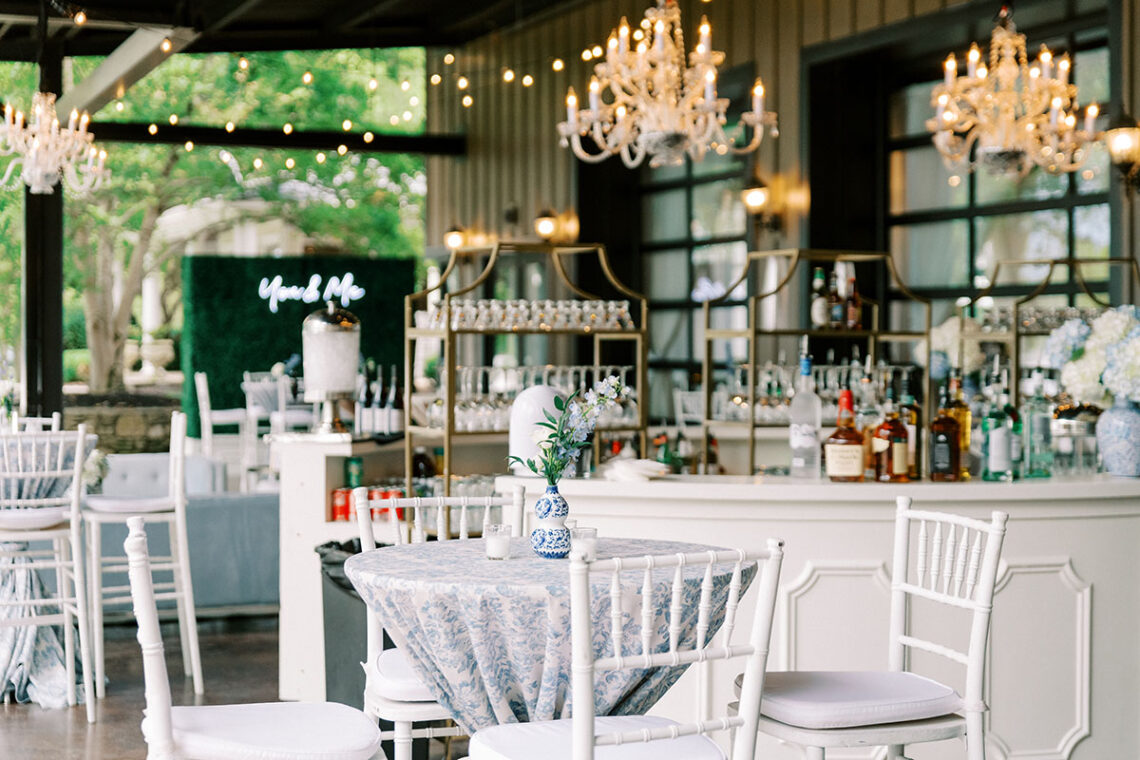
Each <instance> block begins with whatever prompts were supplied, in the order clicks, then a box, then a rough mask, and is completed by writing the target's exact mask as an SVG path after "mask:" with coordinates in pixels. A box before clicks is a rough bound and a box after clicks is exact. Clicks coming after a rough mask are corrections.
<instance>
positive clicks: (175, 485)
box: [167, 412, 186, 512]
mask: <svg viewBox="0 0 1140 760" xmlns="http://www.w3.org/2000/svg"><path fill="white" fill-rule="evenodd" d="M169 466H170V473H169V480H168V481H167V482H168V483H169V487H170V500H171V501H172V502H173V503H174V511H175V512H183V511H185V509H186V415H185V414H184V413H182V412H173V413H172V414H171V415H170V463H169Z"/></svg>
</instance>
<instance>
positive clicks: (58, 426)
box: [11, 412, 63, 433]
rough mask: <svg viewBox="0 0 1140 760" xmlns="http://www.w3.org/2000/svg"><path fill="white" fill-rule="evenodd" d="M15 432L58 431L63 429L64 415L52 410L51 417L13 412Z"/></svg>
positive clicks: (13, 429) (13, 428) (12, 420)
mask: <svg viewBox="0 0 1140 760" xmlns="http://www.w3.org/2000/svg"><path fill="white" fill-rule="evenodd" d="M11 422H12V432H13V433H56V432H59V431H60V430H63V415H62V414H60V413H59V412H52V414H51V416H50V417H22V416H20V413H19V412H12V417H11Z"/></svg>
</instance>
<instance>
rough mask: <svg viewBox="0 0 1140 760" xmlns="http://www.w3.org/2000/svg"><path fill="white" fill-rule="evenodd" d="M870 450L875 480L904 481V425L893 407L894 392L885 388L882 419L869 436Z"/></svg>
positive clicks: (905, 436)
mask: <svg viewBox="0 0 1140 760" xmlns="http://www.w3.org/2000/svg"><path fill="white" fill-rule="evenodd" d="M871 452H872V454H873V455H874V459H875V480H877V481H879V482H880V483H906V482H907V481H909V480H910V477H909V476H908V475H907V473H908V472H909V470H910V467H909V465H908V463H907V456H908V452H909V446H908V445H907V432H906V425H904V424H903V422H902V420H900V419H899V412H898V409H896V408H895V392H894V389H893V388H887V400H886V403H885V404H884V405H883V421H882V422H881V423H879V426H878V427H877V428H875V434H874V436H873V437H872V438H871Z"/></svg>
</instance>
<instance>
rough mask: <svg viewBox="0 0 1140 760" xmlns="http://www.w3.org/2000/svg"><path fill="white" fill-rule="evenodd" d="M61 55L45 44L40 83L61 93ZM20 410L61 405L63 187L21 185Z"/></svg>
mask: <svg viewBox="0 0 1140 760" xmlns="http://www.w3.org/2000/svg"><path fill="white" fill-rule="evenodd" d="M62 84H63V56H62V54H61V51H60V49H59V48H58V47H57V46H54V45H48V46H47V47H46V48H45V50H44V54H43V58H42V60H41V61H40V89H41V90H42V91H44V92H54V93H55V94H57V95H58V94H59V93H60V90H61V88H62ZM23 308H24V331H23V332H24V362H23V370H24V374H23V379H24V381H23V386H24V388H23V390H24V393H23V399H24V401H23V406H24V413H25V414H30V415H49V414H51V413H52V412H60V411H63V187H62V186H61V185H57V186H56V188H55V192H54V193H52V194H51V195H33V194H32V193H30V192H28V191H27V190H25V191H24V277H23Z"/></svg>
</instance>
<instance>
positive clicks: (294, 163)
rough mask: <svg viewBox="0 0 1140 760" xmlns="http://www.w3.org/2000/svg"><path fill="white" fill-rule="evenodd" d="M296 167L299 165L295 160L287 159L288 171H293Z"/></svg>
mask: <svg viewBox="0 0 1140 760" xmlns="http://www.w3.org/2000/svg"><path fill="white" fill-rule="evenodd" d="M296 165H297V162H296V161H294V160H293V159H291V158H287V159H285V168H286V169H292V168H293V167H294V166H296Z"/></svg>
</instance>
